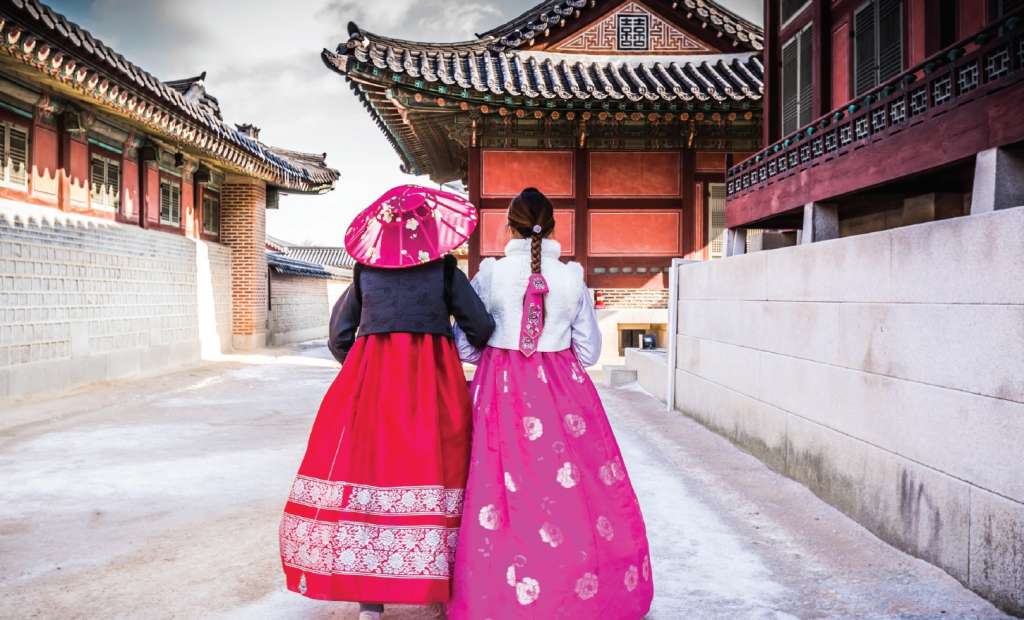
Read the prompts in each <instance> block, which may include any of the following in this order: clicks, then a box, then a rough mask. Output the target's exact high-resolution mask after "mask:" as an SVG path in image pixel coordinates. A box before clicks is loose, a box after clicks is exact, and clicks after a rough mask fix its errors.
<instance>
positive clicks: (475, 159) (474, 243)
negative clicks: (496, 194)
mask: <svg viewBox="0 0 1024 620" xmlns="http://www.w3.org/2000/svg"><path fill="white" fill-rule="evenodd" d="M482 180H483V178H482V176H481V171H480V147H479V146H471V147H469V201H470V202H472V203H473V204H474V205H475V206H476V211H477V216H479V215H480V183H481V181H482ZM479 268H480V225H479V223H478V224H477V227H476V230H474V231H473V234H472V235H470V236H469V277H471V278H472V277H473V276H475V275H476V271H477V269H479Z"/></svg>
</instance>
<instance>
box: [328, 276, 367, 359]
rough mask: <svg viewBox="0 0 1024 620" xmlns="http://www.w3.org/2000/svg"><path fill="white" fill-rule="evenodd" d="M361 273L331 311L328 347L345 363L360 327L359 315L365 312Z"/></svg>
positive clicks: (355, 277) (335, 356)
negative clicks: (360, 280) (360, 282)
mask: <svg viewBox="0 0 1024 620" xmlns="http://www.w3.org/2000/svg"><path fill="white" fill-rule="evenodd" d="M358 282H359V273H358V270H356V273H355V274H353V276H352V284H351V285H349V287H348V290H346V291H345V293H344V294H343V295H342V296H341V298H340V299H338V301H337V303H335V304H334V310H333V311H332V312H331V325H330V335H329V337H328V339H327V348H329V349H330V350H331V354H332V355H333V356H334V359H336V360H338V361H339V362H341V363H345V357H346V356H347V355H348V351H349V349H351V348H352V345H353V344H355V342H356V331H357V330H358V329H359V317H360V315H361V314H362V312H363V308H362V306H363V304H362V299H361V298H362V295H360V294H359V284H358Z"/></svg>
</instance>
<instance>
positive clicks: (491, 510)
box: [480, 504, 498, 530]
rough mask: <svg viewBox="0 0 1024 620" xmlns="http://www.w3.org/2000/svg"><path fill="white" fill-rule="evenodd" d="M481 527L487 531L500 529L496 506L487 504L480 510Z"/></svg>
mask: <svg viewBox="0 0 1024 620" xmlns="http://www.w3.org/2000/svg"><path fill="white" fill-rule="evenodd" d="M480 527H482V528H484V529H485V530H496V529H498V509H497V508H495V507H494V504H487V505H486V506H484V507H483V508H481V509H480Z"/></svg>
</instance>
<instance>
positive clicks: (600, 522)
mask: <svg viewBox="0 0 1024 620" xmlns="http://www.w3.org/2000/svg"><path fill="white" fill-rule="evenodd" d="M597 533H598V534H599V535H600V536H601V538H603V539H605V540H607V541H609V542H611V539H612V538H615V528H613V527H612V522H611V521H609V520H608V517H605V516H600V517H598V518H597Z"/></svg>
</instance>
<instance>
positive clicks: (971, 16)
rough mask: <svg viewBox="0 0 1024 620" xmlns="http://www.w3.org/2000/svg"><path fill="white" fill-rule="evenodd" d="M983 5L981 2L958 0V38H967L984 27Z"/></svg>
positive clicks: (979, 0)
mask: <svg viewBox="0 0 1024 620" xmlns="http://www.w3.org/2000/svg"><path fill="white" fill-rule="evenodd" d="M985 4H986V3H985V2H981V0H960V4H959V5H958V6H957V7H956V8H957V18H958V19H959V21H960V28H959V32H958V33H957V34H958V35H959V38H961V39H963V38H964V37H969V36H971V35H972V34H974V33H975V32H977V31H979V30H981V29H982V28H984V27H985Z"/></svg>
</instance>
